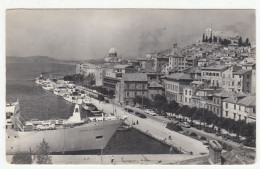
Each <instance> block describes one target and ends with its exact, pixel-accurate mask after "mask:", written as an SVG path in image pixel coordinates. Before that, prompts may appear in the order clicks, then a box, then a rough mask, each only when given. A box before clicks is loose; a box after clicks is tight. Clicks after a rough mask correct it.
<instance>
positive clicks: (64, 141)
mask: <svg viewBox="0 0 260 169" xmlns="http://www.w3.org/2000/svg"><path fill="white" fill-rule="evenodd" d="M122 122H123V120H108V121H104V122H102V121H98V122H91V123H88V124H84V125H82V126H78V127H74V128H66V129H57V130H46V131H32V132H31V131H30V132H20V131H19V132H18V131H13V130H7V134H6V137H7V138H6V140H7V142H6V154H15V153H17V152H24V151H27V152H28V151H30V149H31V151H32V152H34V151H35V150H36V148H37V145H39V144H40V142H42V140H43V139H45V141H46V142H47V143H48V145H49V146H50V150H51V152H66V151H80V150H96V149H101V148H102V149H104V148H105V146H106V145H107V143H108V141H109V140H110V139H111V137H112V136H113V134H114V133H115V131H116V130H117V129H118V127H119V126H120V125H121V124H122ZM15 136H16V137H15ZM97 136H103V138H99V139H98V138H96V137H97ZM8 137H9V138H8Z"/></svg>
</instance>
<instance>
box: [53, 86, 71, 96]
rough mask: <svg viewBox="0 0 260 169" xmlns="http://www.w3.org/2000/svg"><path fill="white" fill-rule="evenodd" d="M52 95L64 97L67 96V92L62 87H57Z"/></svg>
mask: <svg viewBox="0 0 260 169" xmlns="http://www.w3.org/2000/svg"><path fill="white" fill-rule="evenodd" d="M53 93H54V94H55V95H57V96H64V95H65V94H68V90H67V88H66V87H64V86H60V87H57V88H55V89H54V90H53Z"/></svg>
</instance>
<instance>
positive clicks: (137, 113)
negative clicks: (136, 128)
mask: <svg viewBox="0 0 260 169" xmlns="http://www.w3.org/2000/svg"><path fill="white" fill-rule="evenodd" d="M135 115H136V116H138V117H140V118H143V119H145V118H146V115H144V114H141V113H139V112H135Z"/></svg>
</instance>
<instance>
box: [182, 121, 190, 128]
mask: <svg viewBox="0 0 260 169" xmlns="http://www.w3.org/2000/svg"><path fill="white" fill-rule="evenodd" d="M181 126H182V127H186V128H190V124H189V123H188V122H183V123H181Z"/></svg>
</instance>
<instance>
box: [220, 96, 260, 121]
mask: <svg viewBox="0 0 260 169" xmlns="http://www.w3.org/2000/svg"><path fill="white" fill-rule="evenodd" d="M222 108H223V117H225V118H231V119H234V120H236V121H237V120H245V121H246V122H255V121H256V109H255V108H256V97H255V96H253V95H248V96H241V97H238V96H234V97H229V98H226V99H224V100H223V103H222Z"/></svg>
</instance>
